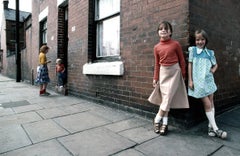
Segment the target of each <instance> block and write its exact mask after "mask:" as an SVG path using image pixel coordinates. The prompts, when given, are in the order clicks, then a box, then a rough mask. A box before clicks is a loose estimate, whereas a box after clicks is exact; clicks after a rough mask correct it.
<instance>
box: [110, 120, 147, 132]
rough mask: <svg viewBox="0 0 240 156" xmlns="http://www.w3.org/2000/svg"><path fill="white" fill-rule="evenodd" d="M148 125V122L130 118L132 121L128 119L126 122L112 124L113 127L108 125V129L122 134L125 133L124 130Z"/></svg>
mask: <svg viewBox="0 0 240 156" xmlns="http://www.w3.org/2000/svg"><path fill="white" fill-rule="evenodd" d="M148 123H149V122H147V121H146V120H143V119H141V118H135V117H134V118H130V119H126V120H123V121H119V122H116V123H114V124H111V125H107V126H106V128H108V129H110V130H112V131H114V132H121V131H124V130H128V129H132V128H136V127H140V126H143V125H146V124H148Z"/></svg>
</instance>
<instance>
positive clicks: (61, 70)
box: [56, 59, 66, 89]
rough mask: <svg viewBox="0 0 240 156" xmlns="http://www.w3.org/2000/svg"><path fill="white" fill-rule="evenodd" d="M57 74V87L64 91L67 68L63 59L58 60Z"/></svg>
mask: <svg viewBox="0 0 240 156" xmlns="http://www.w3.org/2000/svg"><path fill="white" fill-rule="evenodd" d="M56 74H57V86H58V87H59V88H60V89H62V88H63V86H64V85H65V77H66V75H65V67H64V64H63V62H62V59H57V60H56Z"/></svg>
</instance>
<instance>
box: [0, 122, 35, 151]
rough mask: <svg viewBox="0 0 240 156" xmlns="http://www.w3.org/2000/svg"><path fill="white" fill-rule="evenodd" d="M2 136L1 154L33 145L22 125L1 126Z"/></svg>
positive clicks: (0, 140)
mask: <svg viewBox="0 0 240 156" xmlns="http://www.w3.org/2000/svg"><path fill="white" fill-rule="evenodd" d="M0 125H1V124H0ZM0 134H1V135H0V154H1V153H4V152H7V151H11V150H14V149H18V148H21V147H24V146H27V145H31V144H32V143H31V141H30V140H29V138H28V136H27V135H26V133H25V132H24V130H23V128H22V127H21V125H11V126H2V125H1V126H0Z"/></svg>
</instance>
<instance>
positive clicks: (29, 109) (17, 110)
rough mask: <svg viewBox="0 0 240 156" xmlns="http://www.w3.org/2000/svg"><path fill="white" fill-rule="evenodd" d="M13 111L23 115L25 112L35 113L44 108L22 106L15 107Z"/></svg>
mask: <svg viewBox="0 0 240 156" xmlns="http://www.w3.org/2000/svg"><path fill="white" fill-rule="evenodd" d="M12 109H13V110H14V112H16V113H23V112H29V111H35V110H39V109H43V108H42V107H41V106H39V105H26V106H20V107H13V108H12Z"/></svg>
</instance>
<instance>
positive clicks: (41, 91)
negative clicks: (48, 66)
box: [39, 84, 44, 95]
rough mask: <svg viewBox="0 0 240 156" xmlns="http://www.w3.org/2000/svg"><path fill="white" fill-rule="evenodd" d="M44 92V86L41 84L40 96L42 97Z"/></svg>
mask: <svg viewBox="0 0 240 156" xmlns="http://www.w3.org/2000/svg"><path fill="white" fill-rule="evenodd" d="M43 93H44V92H43V85H42V84H41V85H40V91H39V94H40V95H42V94H43Z"/></svg>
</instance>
